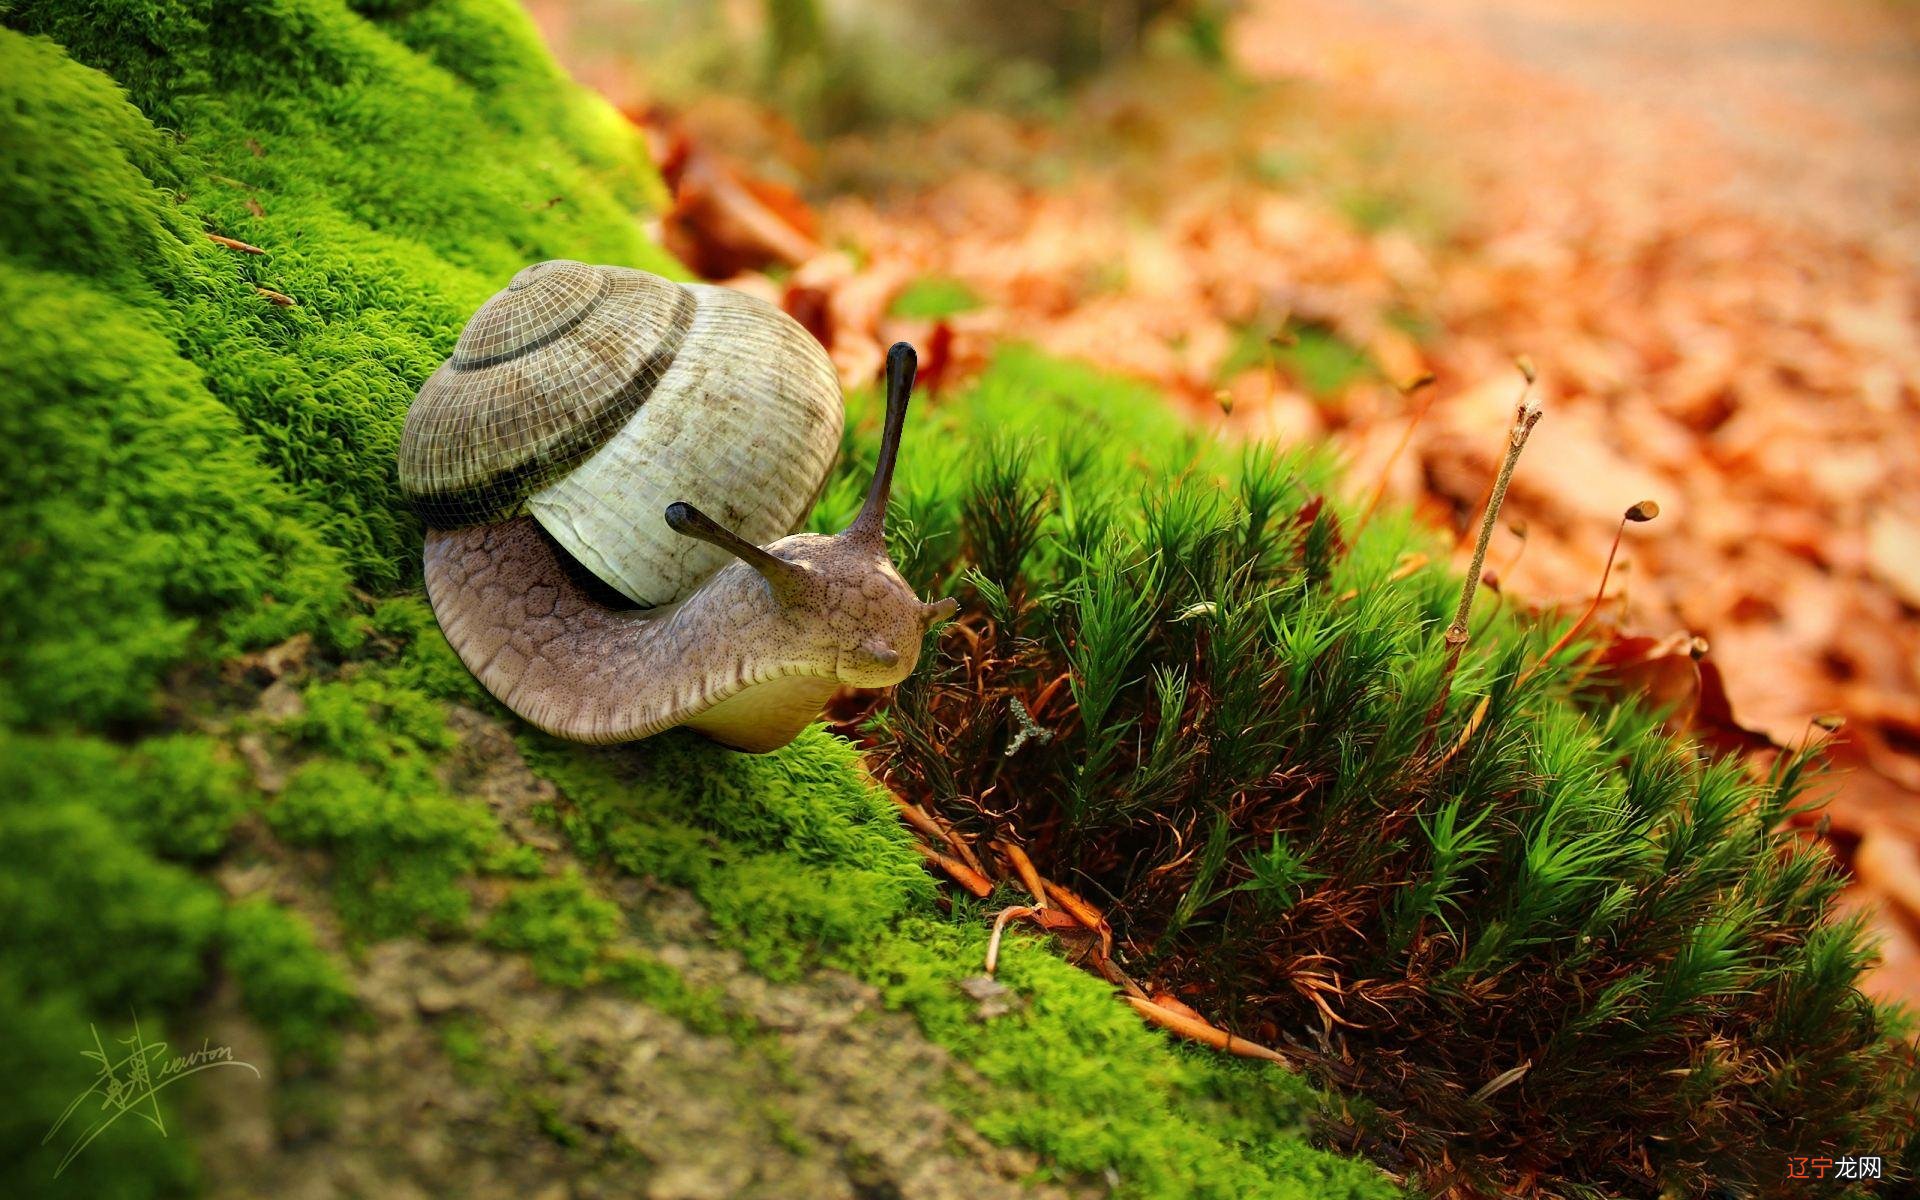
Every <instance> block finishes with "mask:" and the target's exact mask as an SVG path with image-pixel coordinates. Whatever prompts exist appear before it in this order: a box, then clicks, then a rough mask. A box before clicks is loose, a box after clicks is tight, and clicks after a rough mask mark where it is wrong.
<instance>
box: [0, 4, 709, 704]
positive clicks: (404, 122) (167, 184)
mask: <svg viewBox="0 0 1920 1200" xmlns="http://www.w3.org/2000/svg"><path fill="white" fill-rule="evenodd" d="M5 20H6V22H7V24H8V25H10V26H12V29H11V30H7V31H0V112H4V113H5V114H6V119H7V124H8V130H9V136H8V137H7V138H6V139H5V142H4V145H0V194H4V195H5V196H6V197H7V200H8V205H9V208H10V210H11V211H13V212H14V213H15V214H16V218H17V219H15V220H10V221H9V222H7V223H6V227H5V229H4V230H0V334H4V337H5V340H6V341H7V344H8V345H9V347H10V348H11V349H10V354H9V356H8V362H7V363H6V364H5V365H4V366H0V435H4V436H5V437H6V438H7V439H8V441H9V444H10V445H12V446H13V447H15V450H16V453H14V454H12V455H9V456H8V458H7V460H6V463H5V465H4V466H0V495H4V500H0V504H4V506H5V508H6V512H5V513H4V516H5V518H6V523H7V528H8V529H9V530H10V531H11V533H10V534H9V536H10V537H11V538H12V539H13V542H12V543H11V546H12V551H13V555H14V557H15V558H16V559H24V560H25V561H26V562H27V563H28V564H29V566H30V568H31V569H28V570H24V571H18V572H14V573H10V574H8V575H7V576H6V577H5V579H4V581H0V587H3V588H5V589H6V591H5V594H4V595H0V610H3V611H4V612H5V613H6V616H5V617H3V618H0V621H4V622H5V625H4V627H0V646H3V647H4V649H0V667H4V671H0V679H3V680H4V685H5V686H4V687H3V688H0V719H4V720H7V721H9V722H11V723H19V722H21V721H29V722H32V723H53V722H59V721H63V720H72V721H77V722H81V723H90V722H98V721H100V720H104V719H121V718H125V717H138V716H141V715H144V714H145V713H147V712H148V711H150V708H151V704H152V699H153V694H154V690H155V687H156V685H157V684H158V682H159V680H160V678H161V676H162V674H163V672H164V671H165V669H166V668H167V667H168V666H170V665H171V664H173V663H175V662H178V661H180V660H181V659H183V658H187V657H192V656H196V655H219V654H224V653H227V652H230V650H231V649H233V648H235V647H239V646H250V645H259V644H264V643H266V642H270V641H274V640H277V639H279V638H283V637H286V636H287V635H288V634H290V633H292V632H294V631H297V630H302V629H312V630H319V631H321V632H322V633H323V634H325V635H327V637H328V638H329V639H331V640H334V641H338V640H340V639H343V638H346V637H348V636H350V634H349V632H348V631H349V629H350V626H349V625H348V624H347V623H346V622H345V621H344V619H343V615H342V612H341V610H342V607H343V605H344V604H345V603H346V599H347V597H346V587H347V582H348V578H349V576H351V577H353V578H356V579H357V580H358V581H360V582H361V583H363V584H366V585H370V586H387V585H391V584H393V583H395V582H398V581H399V580H402V579H404V578H407V577H408V576H409V575H410V574H411V572H412V567H411V561H412V559H413V557H414V551H415V550H416V549H417V536H418V534H417V530H416V528H415V526H414V525H413V523H412V521H411V518H409V517H408V516H407V515H406V509H405V506H404V505H403V504H402V503H400V502H399V499H398V497H397V495H396V494H395V492H394V491H393V485H392V476H393V470H392V463H393V455H394V449H395V447H396V445H397V441H398V436H399V429H400V421H401V418H402V416H403V414H404V413H405V410H406V406H407V403H408V401H409V400H410V399H411V397H412V395H413V391H414V389H415V388H416V387H417V386H418V384H419V382H420V380H422V379H424V378H425V377H426V375H427V374H428V373H429V372H430V371H431V370H432V369H433V367H434V366H435V365H436V364H437V363H438V361H439V359H440V358H441V357H442V356H443V355H444V354H445V353H446V352H447V350H448V349H449V348H450V347H451V345H452V341H453V338H454V336H455V334H456V333H457V332H458V330H459V327H460V325H461V324H462V323H463V322H464V320H465V319H466V317H467V315H468V314H469V313H471V311H472V310H473V308H474V307H475V306H476V305H477V304H478V303H479V302H480V301H481V300H483V299H484V298H485V297H486V295H487V294H488V293H489V292H491V291H492V290H493V289H495V288H497V287H498V286H499V285H500V283H501V282H502V281H503V280H504V279H506V278H507V277H508V276H509V275H510V274H511V273H512V272H513V271H514V270H517V269H518V268H519V267H520V266H522V265H524V264H525V263H526V262H527V261H529V260H531V259H534V258H540V257H550V256H562V255H569V256H575V257H580V258H587V259H593V260H598V261H610V262H621V263H628V264H633V265H639V266H647V267H653V268H655V269H661V270H667V271H669V272H675V273H677V269H676V268H675V267H674V266H673V265H672V264H671V262H670V261H669V260H668V259H666V257H665V256H664V255H662V254H661V253H660V252H659V251H658V250H657V249H655V248H654V247H653V246H652V245H651V244H650V243H649V242H648V241H647V240H646V239H645V237H644V235H643V234H642V233H641V232H640V229H639V227H638V225H637V223H636V222H635V221H634V220H633V217H634V215H635V213H636V212H644V211H647V210H650V209H652V208H655V207H657V206H658V204H659V202H660V200H661V192H660V189H659V184H658V181H657V179H655V177H654V176H653V174H652V171H651V169H650V168H649V167H648V166H646V164H645V154H644V148H643V146H642V144H641V142H640V140H639V138H638V136H637V135H636V134H635V133H634V132H633V131H632V130H631V129H630V128H628V127H626V126H625V124H624V122H622V121H621V119H620V118H619V117H618V116H617V114H614V113H613V112H612V111H611V110H610V109H609V108H608V107H607V106H606V105H605V103H604V102H602V101H599V100H597V99H594V98H591V97H590V96H588V95H587V94H586V93H585V92H584V91H582V90H580V89H578V88H577V87H575V86H574V85H572V84H571V83H568V82H567V81H565V80H564V79H563V78H562V77H561V76H560V75H559V73H558V72H557V71H556V70H555V68H554V67H553V65H552V63H551V61H550V60H549V59H548V58H547V57H546V55H545V54H544V52H543V51H541V50H540V48H539V46H538V44H537V40H536V39H535V37H534V36H533V33H532V30H531V27H530V26H529V24H528V22H527V20H526V18H525V16H524V14H522V13H520V12H519V10H518V9H517V8H515V7H514V6H512V5H510V4H506V3H487V2H479V3H461V4H423V5H418V6H412V7H410V8H409V10H408V11H407V12H406V13H405V14H403V15H401V16H400V17H398V18H396V20H395V22H394V23H393V24H391V25H382V24H379V23H376V22H374V21H369V20H367V19H365V18H363V17H361V16H358V15H356V14H354V13H352V12H351V11H350V10H348V9H347V8H346V7H345V6H344V5H343V4H340V3H338V2H337V0H311V2H304V3H303V2H289V3H284V4H279V5H275V6H271V7H268V8H263V7H260V6H254V5H226V4H219V5H212V4H209V5H201V6H158V5H153V6H149V5H141V4H122V5H113V6H79V5H35V6H28V7H26V8H24V9H19V8H16V9H14V10H11V11H10V12H9V13H8V14H7V16H6V18H5ZM16 30H17V31H22V32H25V33H32V34H43V35H46V36H47V37H49V38H52V39H54V40H52V41H49V40H45V39H44V38H35V37H26V36H21V32H15V31H16ZM56 42H57V43H59V44H56ZM158 45H164V46H165V47H166V53H165V54H164V55H159V54H155V53H153V52H152V49H151V48H152V47H154V46H158ZM483 46H484V47H486V48H487V50H486V53H484V54H483V53H481V52H480V48H481V47H483ZM450 66H451V67H454V68H457V70H453V69H449V67H450ZM116 85H118V86H116ZM121 88H124V89H125V93H124V94H123V93H122V92H121V91H120V90H119V89H121ZM129 100H131V103H129ZM256 210H257V211H256ZM206 231H213V232H217V233H220V234H223V235H226V236H230V237H235V238H238V239H241V240H243V241H246V242H249V243H251V244H253V245H256V246H260V247H261V248H262V249H264V250H265V251H266V253H265V254H262V255H247V254H240V253H236V252H234V251H232V250H228V249H224V248H222V247H220V246H217V245H215V244H214V243H212V242H210V241H208V240H207V238H206V237H205V232H206ZM256 285H257V286H263V287H267V288H270V289H272V290H274V291H277V292H281V293H285V294H287V295H291V296H293V297H294V298H295V299H296V301H297V304H296V305H295V306H294V307H291V308H279V307H275V306H274V305H272V304H270V303H267V302H266V301H265V300H264V299H263V298H262V297H261V295H260V294H259V293H258V292H257V291H256V290H255V289H256ZM29 580H31V581H32V582H31V584H30V585H29V583H28V581H29Z"/></svg>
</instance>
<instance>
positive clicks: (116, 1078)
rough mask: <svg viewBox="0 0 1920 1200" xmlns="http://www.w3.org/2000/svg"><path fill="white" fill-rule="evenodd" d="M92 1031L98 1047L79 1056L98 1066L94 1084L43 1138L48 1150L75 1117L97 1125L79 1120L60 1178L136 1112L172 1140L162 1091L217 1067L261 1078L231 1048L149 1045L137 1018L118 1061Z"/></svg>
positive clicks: (121, 1042) (57, 1172) (56, 1175)
mask: <svg viewBox="0 0 1920 1200" xmlns="http://www.w3.org/2000/svg"><path fill="white" fill-rule="evenodd" d="M88 1029H89V1030H90V1031H91V1032H92V1033H93V1049H91V1050H82V1051H81V1052H80V1054H81V1056H82V1057H84V1058H87V1059H90V1060H91V1061H92V1062H93V1063H94V1064H95V1065H96V1074H95V1075H94V1079H93V1084H92V1086H91V1087H89V1088H87V1090H86V1091H84V1092H81V1093H80V1094H79V1095H78V1096H76V1097H74V1100H73V1103H72V1104H69V1105H67V1107H66V1111H65V1112H62V1113H61V1114H60V1119H59V1120H57V1121H55V1122H54V1123H53V1128H52V1129H49V1130H47V1136H46V1137H44V1138H41V1139H40V1144H41V1145H43V1146H44V1145H46V1144H47V1143H48V1142H50V1141H52V1140H53V1139H54V1138H55V1137H56V1136H57V1135H58V1134H59V1133H60V1131H61V1129H63V1128H66V1127H67V1123H68V1121H69V1120H71V1119H73V1117H74V1115H75V1114H76V1113H82V1112H86V1113H88V1114H90V1115H92V1117H93V1122H92V1124H88V1125H84V1126H83V1125H82V1122H83V1121H84V1120H85V1117H82V1118H81V1120H79V1121H74V1125H75V1127H76V1128H78V1130H79V1131H78V1132H77V1133H73V1134H72V1135H71V1136H72V1137H73V1142H72V1143H71V1144H70V1145H69V1146H68V1147H67V1153H66V1155H65V1156H64V1157H62V1158H61V1160H60V1165H59V1167H57V1168H56V1169H55V1170H54V1172H53V1177H54V1178H55V1179H58V1178H59V1177H60V1173H61V1172H62V1171H65V1170H66V1169H67V1166H68V1164H70V1163H72V1162H73V1160H74V1159H76V1158H78V1157H79V1156H80V1152H81V1151H82V1150H85V1149H86V1148H87V1147H88V1146H90V1145H92V1144H93V1139H95V1138H97V1137H99V1136H100V1135H101V1134H103V1133H105V1132H106V1131H107V1130H108V1129H110V1128H111V1127H112V1126H113V1123H114V1122H116V1121H118V1120H119V1119H120V1118H121V1117H124V1116H126V1115H127V1114H128V1113H132V1114H133V1115H134V1116H136V1117H139V1118H140V1119H141V1120H143V1121H145V1122H147V1123H148V1124H149V1125H152V1126H153V1127H154V1128H155V1129H158V1130H159V1131H160V1136H161V1137H165V1136H167V1125H166V1122H165V1121H164V1120H163V1119H162V1118H161V1116H160V1101H159V1098H158V1097H159V1094H160V1092H161V1091H162V1090H163V1089H165V1088H168V1087H171V1086H172V1085H173V1084H176V1083H178V1082H180V1081H181V1080H182V1079H185V1078H186V1077H187V1076H189V1075H198V1074H199V1073H200V1072H202V1071H211V1070H214V1069H215V1068H218V1067H245V1068H246V1069H247V1070H249V1071H252V1072H253V1074H254V1077H255V1078H256V1079H257V1078H259V1076H260V1071H259V1068H257V1067H255V1066H254V1065H253V1064H252V1063H247V1062H241V1061H240V1060H238V1059H236V1058H234V1056H233V1048H232V1047H231V1046H210V1045H208V1044H207V1043H206V1042H205V1041H202V1042H201V1043H200V1049H198V1050H194V1051H192V1052H190V1053H187V1054H179V1055H169V1054H168V1052H167V1044H166V1043H165V1042H149V1041H147V1040H146V1039H145V1038H144V1037H142V1036H141V1033H140V1018H139V1016H138V1015H135V1016H134V1018H133V1034H132V1036H130V1037H123V1038H119V1039H117V1042H118V1044H119V1045H120V1046H122V1047H124V1048H125V1052H124V1053H121V1054H119V1055H118V1057H115V1055H114V1054H112V1053H109V1052H108V1050H107V1048H106V1045H105V1044H104V1043H103V1042H101V1040H100V1031H99V1030H98V1029H95V1028H93V1027H92V1026H91V1025H89V1026H88ZM95 1100H97V1101H98V1103H97V1104H89V1101H95Z"/></svg>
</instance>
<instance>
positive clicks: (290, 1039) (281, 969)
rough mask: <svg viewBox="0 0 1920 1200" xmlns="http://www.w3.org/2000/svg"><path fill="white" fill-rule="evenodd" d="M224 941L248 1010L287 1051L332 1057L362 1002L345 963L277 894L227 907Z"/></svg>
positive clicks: (297, 1055)
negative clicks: (324, 947)
mask: <svg viewBox="0 0 1920 1200" xmlns="http://www.w3.org/2000/svg"><path fill="white" fill-rule="evenodd" d="M221 947H222V954H223V956H224V960H225V963H226V967H227V970H228V972H229V973H231V974H232V976H233V978H234V980H235V981H236V982H238V984H239V985H240V995H241V998H242V999H243V1000H244V1001H245V1003H246V1006H247V1010H248V1011H249V1012H250V1013H252V1014H253V1016H254V1019H255V1020H257V1021H259V1022H260V1023H261V1024H262V1025H263V1026H265V1027H266V1029H267V1032H268V1033H269V1034H270V1035H272V1037H273V1043H274V1048H275V1050H277V1051H278V1052H279V1054H280V1055H281V1057H282V1058H283V1059H286V1058H289V1057H291V1058H296V1059H305V1060H307V1061H309V1062H320V1063H325V1062H329V1061H331V1060H332V1059H333V1056H334V1053H335V1051H336V1050H337V1049H338V1042H339V1027H340V1025H341V1024H342V1023H343V1022H344V1021H345V1020H346V1019H347V1018H348V1017H349V1016H350V1015H352V1014H353V1013H354V1012H356V1011H357V1010H358V1002H357V1001H356V999H355V997H354V993H353V988H352V986H351V985H350V984H349V983H348V982H347V977H346V973H345V971H344V970H342V968H341V965H340V964H339V963H337V962H336V961H334V959H333V958H332V956H330V955H328V954H327V952H326V951H324V950H322V949H321V948H320V946H319V945H318V944H317V943H316V942H315V941H314V936H313V929H312V927H311V926H309V925H308V924H307V922H306V921H305V920H304V919H302V918H301V917H300V916H298V915H297V914H295V913H292V912H290V911H288V910H287V909H284V908H282V907H280V906H279V905H277V904H275V903H273V902H272V901H270V900H267V899H264V898H254V899H250V900H243V901H241V902H240V903H238V904H235V905H233V906H232V907H230V908H229V909H227V912H226V916H225V918H224V920H223V922H222V926H221Z"/></svg>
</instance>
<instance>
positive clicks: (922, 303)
mask: <svg viewBox="0 0 1920 1200" xmlns="http://www.w3.org/2000/svg"><path fill="white" fill-rule="evenodd" d="M979 307H980V297H979V296H978V295H976V294H975V293H974V290H973V289H972V288H970V287H968V286H967V285H966V284H964V283H962V282H960V281H959V280H958V279H946V278H942V277H939V276H926V277H923V278H920V279H916V280H914V281H913V282H912V283H909V284H908V285H907V286H906V287H904V288H902V289H900V293H899V294H898V295H896V296H895V297H894V298H893V302H892V303H891V304H889V305H888V306H887V313H888V315H890V316H895V317H906V318H911V319H917V320H925V321H932V320H938V319H940V318H942V317H955V316H959V315H960V314H961V313H969V312H972V311H973V310H974V309H976V308H979Z"/></svg>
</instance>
